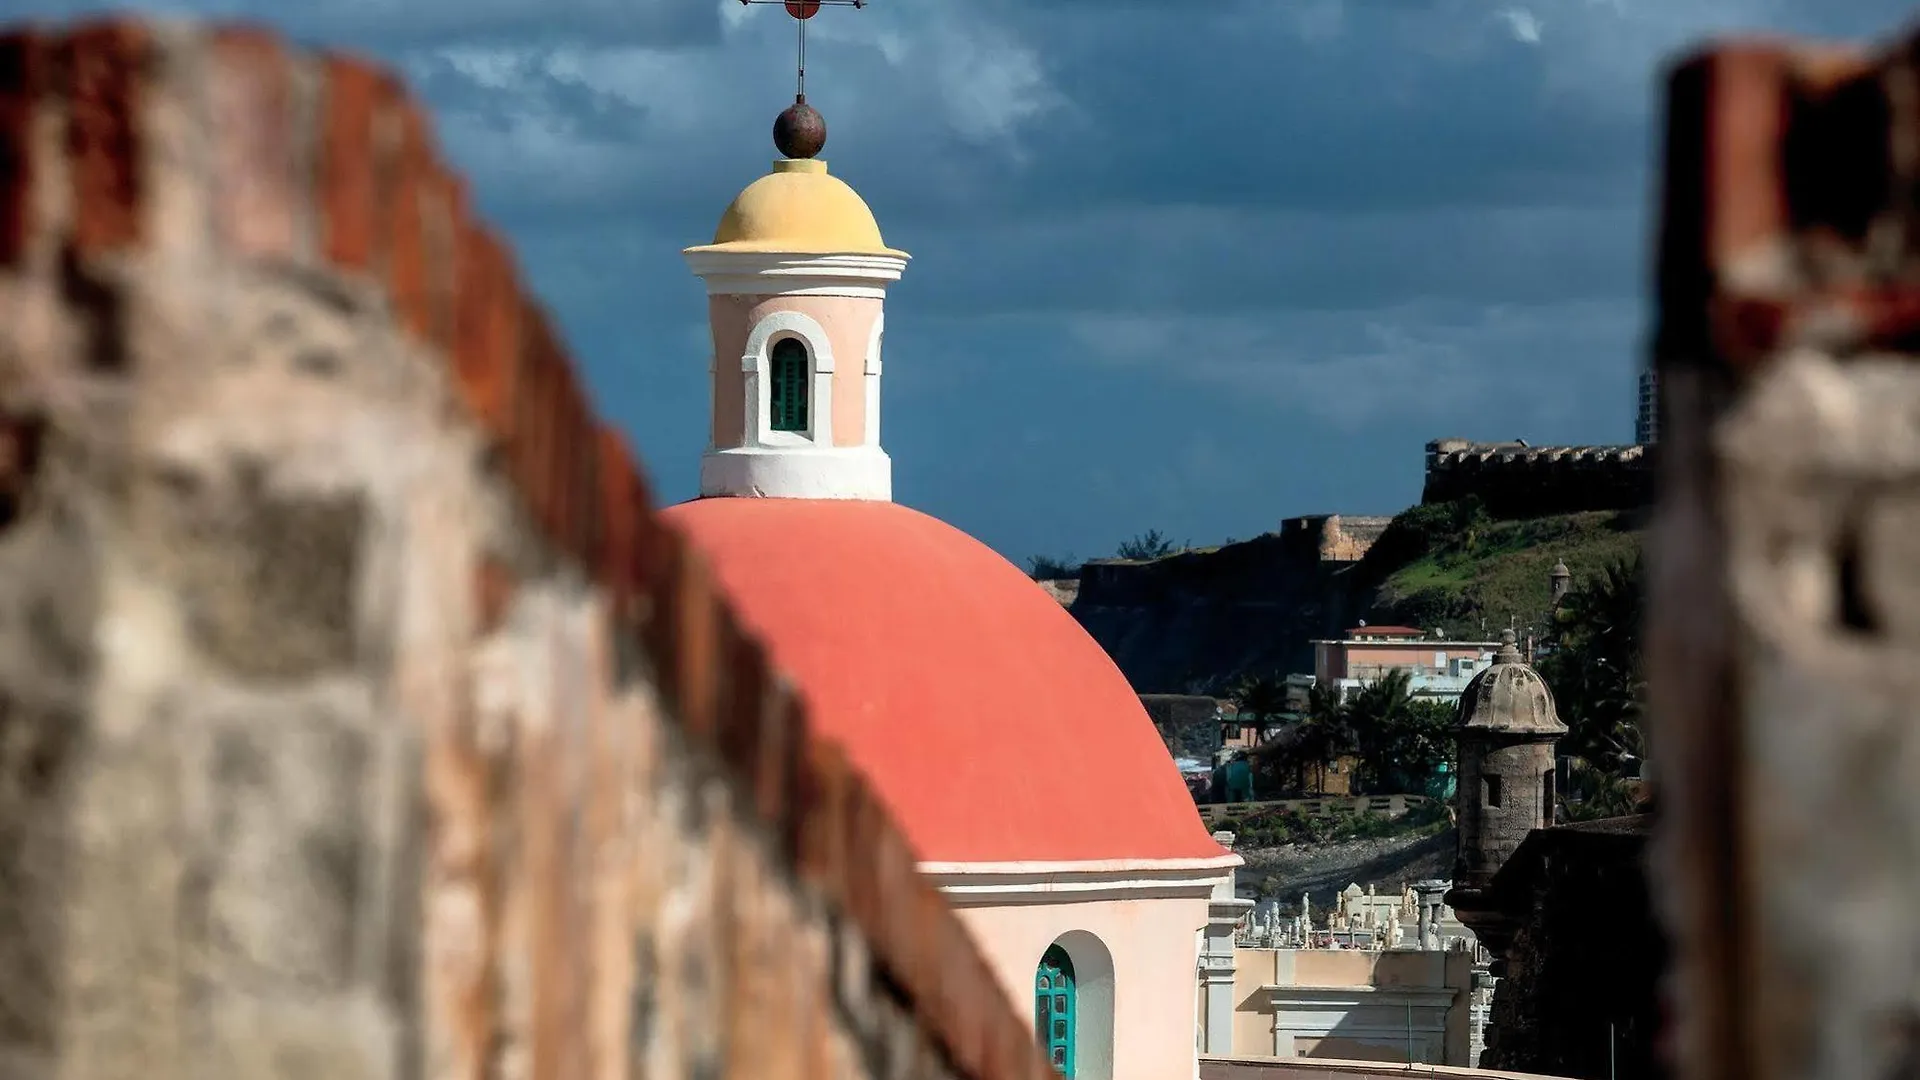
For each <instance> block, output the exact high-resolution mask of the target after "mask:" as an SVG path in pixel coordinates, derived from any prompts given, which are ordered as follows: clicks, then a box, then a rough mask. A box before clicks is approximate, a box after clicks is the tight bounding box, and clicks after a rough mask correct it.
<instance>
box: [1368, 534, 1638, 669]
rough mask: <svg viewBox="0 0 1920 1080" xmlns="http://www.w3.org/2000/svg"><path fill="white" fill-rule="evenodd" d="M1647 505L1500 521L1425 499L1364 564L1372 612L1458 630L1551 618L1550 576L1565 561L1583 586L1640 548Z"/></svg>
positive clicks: (1380, 617) (1385, 620)
mask: <svg viewBox="0 0 1920 1080" xmlns="http://www.w3.org/2000/svg"><path fill="white" fill-rule="evenodd" d="M1644 524H1645V513H1644V512H1643V511H1599V512H1592V513H1583V514H1556V515H1549V516H1544V517H1535V518H1525V519H1520V520H1505V521H1503V520H1495V519H1491V518H1489V517H1487V516H1486V515H1485V514H1484V513H1482V512H1481V510H1480V509H1479V507H1478V506H1477V505H1475V504H1472V503H1465V504H1462V503H1441V504H1436V505H1430V506H1416V507H1413V508H1412V509H1410V510H1407V511H1405V512H1403V513H1401V514H1400V515H1399V516H1398V517H1396V518H1394V520H1393V524H1392V525H1390V526H1388V528H1387V531H1386V532H1385V533H1384V534H1382V535H1381V537H1380V539H1379V541H1378V542H1376V543H1375V544H1374V546H1373V548H1372V550H1370V551H1369V552H1368V553H1367V557H1366V558H1365V559H1364V560H1362V562H1361V564H1360V565H1359V566H1358V567H1356V568H1355V570H1356V572H1357V573H1358V574H1359V576H1360V581H1359V584H1361V585H1362V586H1363V587H1368V588H1371V590H1372V602H1371V604H1370V605H1368V606H1369V609H1370V612H1371V613H1370V615H1369V620H1370V621H1372V622H1373V623H1375V624H1376V625H1386V624H1395V625H1403V626H1417V627H1421V628H1423V629H1430V628H1433V627H1440V628H1443V629H1445V630H1446V631H1447V632H1448V634H1449V636H1453V635H1463V636H1464V635H1468V634H1478V633H1480V632H1481V628H1482V621H1483V620H1484V625H1485V627H1486V628H1487V629H1488V630H1489V631H1491V630H1493V629H1495V628H1499V627H1505V626H1506V625H1508V623H1509V621H1512V622H1515V623H1517V624H1518V625H1520V626H1522V627H1525V626H1529V625H1539V624H1541V623H1543V622H1544V615H1545V612H1546V611H1547V608H1548V606H1549V596H1550V594H1549V588H1550V583H1549V577H1548V572H1549V571H1550V570H1552V568H1553V564H1554V562H1555V561H1556V560H1562V561H1565V562H1566V564H1567V568H1568V569H1569V570H1570V571H1572V573H1573V579H1574V582H1575V583H1576V585H1577V584H1578V583H1579V582H1580V581H1581V579H1583V578H1586V577H1588V576H1589V575H1592V574H1598V573H1600V572H1601V571H1602V570H1603V569H1604V568H1605V567H1607V566H1609V565H1611V564H1613V563H1617V562H1620V561H1622V560H1625V559H1630V558H1632V557H1633V555H1634V554H1635V553H1636V552H1637V551H1638V550H1639V547H1640V541H1641V530H1642V527H1643V526H1644Z"/></svg>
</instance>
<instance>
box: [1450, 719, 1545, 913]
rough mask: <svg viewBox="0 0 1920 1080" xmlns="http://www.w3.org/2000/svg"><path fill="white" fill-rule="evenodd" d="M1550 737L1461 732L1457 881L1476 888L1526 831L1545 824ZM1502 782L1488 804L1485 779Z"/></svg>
mask: <svg viewBox="0 0 1920 1080" xmlns="http://www.w3.org/2000/svg"><path fill="white" fill-rule="evenodd" d="M1553 747H1554V744H1553V743H1551V742H1537V741H1536V742H1511V741H1504V740H1499V739H1498V738H1494V737H1489V736H1487V735H1485V734H1479V733H1463V734H1462V735H1461V736H1460V781H1459V792H1460V794H1459V798H1458V800H1457V805H1458V807H1459V815H1460V857H1459V860H1458V861H1457V862H1456V863H1455V866H1454V871H1453V873H1454V881H1455V884H1457V885H1460V886H1462V887H1467V888H1478V887H1480V886H1483V885H1485V884H1486V883H1487V881H1488V880H1489V879H1490V878H1491V877H1492V876H1493V874H1494V873H1496V872H1497V871H1498V870H1499V869H1500V867H1501V866H1503V865H1505V864H1506V861H1507V860H1508V859H1509V858H1511V857H1512V856H1513V853H1514V851H1515V850H1516V849H1518V848H1519V847H1520V844H1521V842H1522V841H1524V840H1526V838H1527V834H1528V833H1530V832H1532V831H1533V830H1535V829H1538V828H1540V827H1542V826H1544V825H1547V824H1549V822H1548V819H1547V812H1548V809H1549V806H1548V803H1547V792H1546V785H1545V777H1546V776H1547V775H1550V774H1551V773H1552V772H1553ZM1490 782H1497V783H1498V784H1499V787H1500V792H1499V805H1498V806H1493V805H1489V803H1488V797H1489V783H1490Z"/></svg>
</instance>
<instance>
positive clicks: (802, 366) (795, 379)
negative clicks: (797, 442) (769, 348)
mask: <svg viewBox="0 0 1920 1080" xmlns="http://www.w3.org/2000/svg"><path fill="white" fill-rule="evenodd" d="M807 360H808V358H807V347H806V346H805V345H803V344H801V343H800V340H799V339H798V338H781V339H780V340H779V341H776V342H774V343H773V356H772V363H771V365H770V366H771V367H772V369H773V370H772V372H771V373H770V374H771V376H772V380H773V386H772V391H773V392H772V394H771V395H770V396H771V409H770V411H771V412H772V413H773V430H775V431H805V430H807V404H808V402H807V390H808V384H809V383H811V382H812V381H813V380H812V375H813V372H812V370H811V369H812V367H813V365H812V364H810V363H808V362H807Z"/></svg>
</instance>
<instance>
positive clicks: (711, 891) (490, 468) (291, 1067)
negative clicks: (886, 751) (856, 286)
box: [0, 23, 1049, 1080]
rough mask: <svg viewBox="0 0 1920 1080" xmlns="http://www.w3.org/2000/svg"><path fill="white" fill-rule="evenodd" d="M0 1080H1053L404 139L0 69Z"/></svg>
mask: <svg viewBox="0 0 1920 1080" xmlns="http://www.w3.org/2000/svg"><path fill="white" fill-rule="evenodd" d="M0 494H3V495H4V496H5V498H4V500H3V507H0V508H3V509H4V511H5V512H4V514H0V518H4V531H0V972H4V977H0V1075H5V1076H7V1077H22V1078H39V1077H74V1078H82V1077H84V1078H87V1080H116V1078H121V1077H126V1078H133V1077H139V1078H142V1080H170V1078H178V1080H188V1078H194V1080H199V1078H204V1077H256V1076H285V1077H327V1078H330V1080H343V1078H352V1077H368V1078H374V1077H380V1078H387V1077H392V1078H402V1077H407V1078H411V1077H434V1078H456V1077H460V1078H473V1080H479V1078H481V1077H501V1078H514V1077H531V1078H567V1080H572V1078H577V1077H601V1078H607V1080H612V1078H616V1077H637V1076H648V1077H679V1076H687V1077H693V1076H705V1077H719V1076H747V1077H765V1078H775V1077H834V1078H840V1077H876V1078H877V1077H882V1076H885V1077H895V1076H916V1077H949V1076H956V1077H957V1076H966V1077H979V1078H994V1080H999V1078H1013V1077H1021V1078H1032V1080H1038V1078H1040V1077H1044V1076H1047V1075H1049V1073H1048V1072H1047V1066H1046V1064H1045V1063H1044V1061H1043V1060H1042V1059H1041V1057H1040V1056H1039V1054H1038V1053H1037V1052H1036V1051H1035V1049H1034V1047H1033V1045H1032V1037H1031V1033H1030V1031H1029V1029H1028V1027H1027V1024H1026V1023H1025V1022H1024V1021H1023V1020H1022V1018H1020V1017H1018V1016H1016V1015H1014V1014H1013V1012H1012V1011H1011V1010H1010V1009H1009V1007H1008V1004H1007V1002H1006V1001H1005V998H1004V997H1003V993H1002V991H1001V989H1000V987H999V985H998V983H997V982H996V981H995V980H994V978H993V977H992V975H991V974H990V973H989V971H988V969H987V967H986V965H985V963H984V962H983V960H982V958H981V957H980V955H979V954H978V952H977V951H976V950H975V948H974V947H973V945H972V943H971V941H970V939H969V938H968V937H967V935H966V933H965V931H964V930H963V929H962V927H961V925H960V923H959V922H958V921H957V920H956V919H955V917H954V916H953V915H952V914H951V912H950V911H949V910H948V909H947V908H946V906H945V905H944V903H943V902H942V901H941V899H940V897H939V896H938V894H937V893H935V892H934V891H932V889H931V888H930V887H929V886H927V885H926V884H925V883H924V882H923V881H922V880H921V878H920V877H919V875H918V874H917V873H916V872H915V867H914V858H913V855H912V853H911V852H910V851H909V850H908V848H907V846H906V843H905V841H904V839H903V838H902V836H901V834H900V833H899V832H898V831H897V830H896V829H895V827H894V826H893V825H892V824H891V822H890V821H889V819H888V817H887V815H886V813H885V812H884V810H883V809H882V807H881V805H880V804H879V803H878V801H877V799H876V797H875V796H874V794H873V793H872V792H871V791H870V790H869V789H868V788H867V787H866V786H865V785H864V784H863V783H862V782H860V781H859V780H858V778H857V777H856V776H854V774H853V773H852V772H851V770H850V767H849V765H848V764H847V762H846V760H845V758H844V757H843V756H842V754H841V753H840V751H839V750H838V749H837V748H836V747H834V746H833V745H832V744H829V743H826V742H822V741H819V740H817V739H815V738H814V737H813V736H811V735H810V734H809V725H808V722H807V709H806V705H805V703H804V702H803V701H802V700H800V699H798V698H797V697H796V696H795V695H794V693H793V692H792V690H791V689H790V687H789V686H788V684H787V683H786V682H784V681H783V680H782V678H781V677H780V676H779V674H778V673H777V672H774V671H772V670H770V669H769V667H768V665H767V662H766V660H765V659H764V656H763V653H762V652H761V650H760V647H759V646H758V644H757V643H756V642H755V641H754V640H753V639H752V638H751V636H750V635H748V634H747V633H746V632H744V631H743V630H742V629H741V627H740V625H739V623H738V622H736V621H735V618H734V616H733V615H732V613H731V611H730V610H729V608H728V606H727V605H726V604H725V603H724V601H723V600H722V598H720V597H719V596H718V595H717V594H716V591H715V588H714V585H713V582H712V579H711V578H710V576H709V575H708V573H707V571H706V570H705V568H704V567H703V565H702V563H701V561H700V559H699V558H698V557H697V555H696V554H695V553H694V552H693V551H691V550H690V549H689V548H688V547H687V546H686V544H685V543H684V542H683V541H682V540H681V539H680V538H679V537H678V536H677V535H675V534H674V533H672V532H670V531H668V530H666V529H665V528H664V527H663V526H662V525H661V524H660V523H659V522H658V520H657V519H656V518H655V517H654V515H653V513H652V511H651V509H650V507H649V504H648V497H647V493H646V489H645V487H644V485H643V483H642V481H641V479H640V477H639V474H638V470H637V469H636V466H635V463H634V461H633V459H632V458H631V457H630V456H629V454H628V453H627V451H626V450H625V449H624V448H623V446H622V444H621V440H620V439H619V437H618V436H617V435H616V434H615V433H613V432H612V431H611V430H608V429H607V428H605V427H603V426H601V425H599V424H597V423H596V422H595V420H594V417H593V415H592V413H591V411H590V410H589V407H588V405H587V403H586V400H585V398H584V396H583V394H582V392H581V389H580V384H579V382H578V380H577V377H576V376H575V374H574V373H573V370H572V368H571V366H570V364H569V362H568V361H567V360H566V358H565V356H564V351H563V349H562V347H561V345H560V343H559V341H558V339H557V337H556V336H555V335H554V334H553V332H552V331H551V329H550V327H549V325H548V323H547V321H546V319H545V318H544V316H543V315H542V314H541V312H540V310H539V308H538V307H537V306H535V305H534V304H533V303H532V302H531V301H530V300H529V299H528V298H527V293H526V291H525V290H524V288H523V286H522V285H521V284H520V283H519V281H518V279H517V278H516V276H515V273H514V270H513V267H512V264H511V261H510V260H509V259H508V257H507V256H506V255H505V254H504V252H503V249H502V245H501V244H500V242H499V241H498V239H497V238H496V237H495V236H494V234H493V233H491V232H490V231H488V230H487V229H486V228H485V227H484V226H482V225H481V224H479V223H478V222H477V221H476V220H475V219H474V217H473V216H472V215H471V213H470V211H469V210H468V208H467V206H466V203H465V199H464V196H463V194H462V189H461V185H460V183H459V182H458V181H457V180H456V179H455V178H454V177H452V176H451V175H449V174H448V172H447V171H446V170H445V169H444V167H443V166H442V165H441V164H440V163H439V160H438V158H437V156H436V154H435V152H434V150H433V147H432V142H431V139H430V137H429V134H428V131H427V124H426V121H425V119H424V118H423V116H422V115H421V113H420V112H419V111H418V110H417V109H416V108H415V107H414V106H413V105H412V104H410V103H409V102H408V100H407V99H406V97H405V95H404V94H403V93H402V92H401V90H400V89H399V88H398V87H397V86H396V85H395V83H394V82H393V81H392V80H391V79H389V78H388V77H387V76H386V75H384V74H382V73H381V72H379V71H376V70H374V69H371V68H368V67H366V66H363V65H361V64H359V63H357V62H355V61H352V60H347V59H342V58H338V57H332V56H315V55H305V54H298V53H291V52H288V51H286V50H285V49H283V48H282V47H281V46H280V45H279V44H278V43H277V42H275V41H274V40H273V39H271V38H270V37H267V36H263V35H260V34H256V33H252V32H248V31H245V30H233V29H216V30H206V29H199V28H195V27H192V26H186V25H175V24H165V25H162V24H137V23H108V24H95V25H90V26H86V27H82V28H78V29H75V30H73V31H72V32H67V33H31V32H14V33H8V34H0Z"/></svg>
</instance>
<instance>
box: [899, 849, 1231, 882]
mask: <svg viewBox="0 0 1920 1080" xmlns="http://www.w3.org/2000/svg"><path fill="white" fill-rule="evenodd" d="M1245 863H1246V860H1245V859H1242V858H1241V857H1240V856H1238V855H1235V854H1234V853H1233V852H1231V851H1222V852H1221V853H1220V854H1218V855H1210V856H1207V857H1206V858H1193V859H1036V860H1031V861H1022V862H938V861H934V860H929V861H927V862H923V863H921V864H920V872H921V873H922V874H926V875H931V876H946V875H949V874H1011V875H1033V876H1039V875H1061V876H1065V875H1083V874H1112V873H1126V872H1130V871H1145V872H1150V873H1155V872H1163V871H1164V872H1177V871H1182V870H1226V869H1230V868H1232V867H1236V866H1242V865H1245ZM1213 876H1215V877H1218V876H1220V875H1218V874H1215V875H1213Z"/></svg>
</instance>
